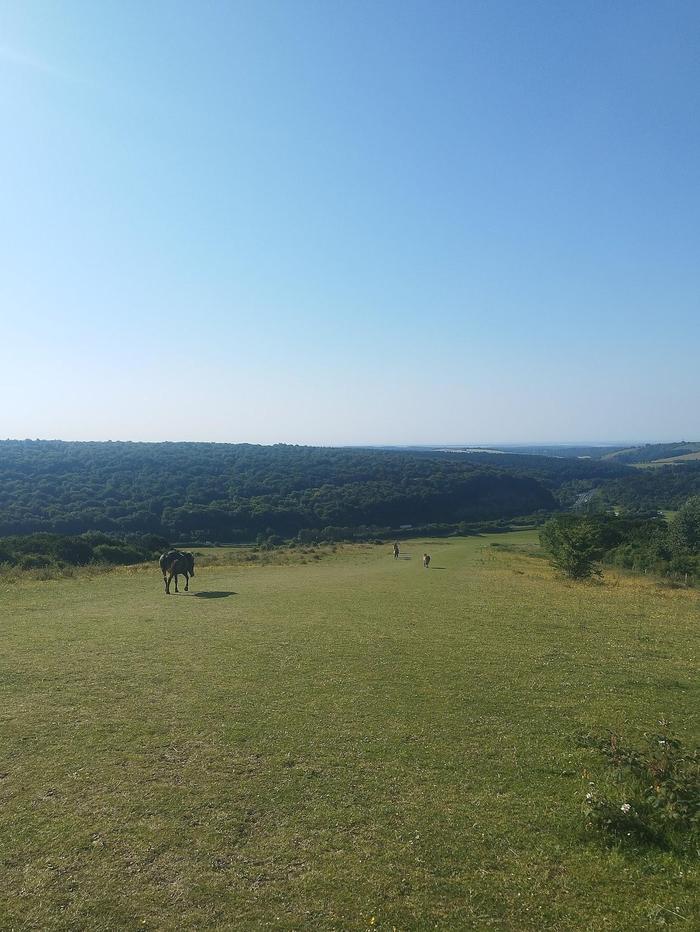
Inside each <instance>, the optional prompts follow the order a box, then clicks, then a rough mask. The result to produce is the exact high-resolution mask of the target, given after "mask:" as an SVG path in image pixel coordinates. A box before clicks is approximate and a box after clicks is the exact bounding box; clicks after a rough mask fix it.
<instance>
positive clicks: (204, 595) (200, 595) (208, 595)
mask: <svg viewBox="0 0 700 932" xmlns="http://www.w3.org/2000/svg"><path fill="white" fill-rule="evenodd" d="M189 594H190V595H192V596H194V597H195V599H225V598H227V596H229V595H237V593H236V592H229V591H220V592H219V591H216V590H213V591H210V592H191V593H189Z"/></svg>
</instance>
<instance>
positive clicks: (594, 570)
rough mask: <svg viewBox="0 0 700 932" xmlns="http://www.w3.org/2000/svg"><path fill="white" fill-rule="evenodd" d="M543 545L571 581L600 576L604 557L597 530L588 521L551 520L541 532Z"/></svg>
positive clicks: (555, 564) (575, 519)
mask: <svg viewBox="0 0 700 932" xmlns="http://www.w3.org/2000/svg"><path fill="white" fill-rule="evenodd" d="M540 543H541V544H542V546H543V547H544V549H545V550H547V552H548V553H549V554H550V559H551V562H552V564H553V565H554V566H555V567H556V568H557V569H559V570H561V571H562V572H563V573H565V574H566V575H567V576H568V577H569V578H570V579H588V578H589V577H591V576H593V575H598V576H599V575H600V572H601V571H600V567H599V566H598V563H599V561H600V560H601V558H602V556H603V552H604V551H603V547H602V545H601V541H600V533H599V530H598V528H597V527H596V526H595V525H594V524H593V523H592V522H591V521H589V520H588V519H586V518H584V519H581V518H577V517H575V516H573V515H558V516H557V517H556V518H551V519H550V520H549V521H547V522H546V524H545V525H544V526H543V527H542V529H541V530H540Z"/></svg>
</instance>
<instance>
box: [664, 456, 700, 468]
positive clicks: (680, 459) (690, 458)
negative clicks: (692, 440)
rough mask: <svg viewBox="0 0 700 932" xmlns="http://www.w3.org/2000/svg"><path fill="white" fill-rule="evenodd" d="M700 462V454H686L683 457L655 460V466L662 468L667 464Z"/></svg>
mask: <svg viewBox="0 0 700 932" xmlns="http://www.w3.org/2000/svg"><path fill="white" fill-rule="evenodd" d="M693 460H700V453H684V454H683V455H682V456H670V457H668V458H667V459H664V460H654V464H655V465H657V466H661V465H663V464H666V463H689V462H693Z"/></svg>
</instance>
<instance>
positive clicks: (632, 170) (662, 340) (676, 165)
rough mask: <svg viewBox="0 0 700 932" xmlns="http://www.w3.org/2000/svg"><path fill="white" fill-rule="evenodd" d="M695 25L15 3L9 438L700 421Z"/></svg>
mask: <svg viewBox="0 0 700 932" xmlns="http://www.w3.org/2000/svg"><path fill="white" fill-rule="evenodd" d="M699 47H700V5H698V4H697V3H696V2H687V3H686V2H668V3H663V4H660V3H657V2H643V0H642V2H639V0H634V2H631V0H630V2H612V3H611V2H609V0H608V2H598V3H597V2H587V3H581V2H573V0H572V2H560V0H559V2H535V0H533V2H528V3H523V2H520V0H517V2H498V0H494V2H488V3H487V2H476V0H474V2H459V3H451V2H426V3H412V2H405V0H401V2H364V0H353V2H350V0H348V2H345V3H339V2H328V0H326V2H291V0H287V2H258V0H256V2H248V3H236V2H196V3H195V2H190V3H184V2H174V0H171V2H149V3H142V2H129V0H127V2H124V0H120V2H108V0H105V2H100V3H90V2H88V0H81V2H75V0H73V2H71V0H66V2H62V3H58V2H45V3H39V2H32V0H23V2H22V3H17V2H12V3H7V2H4V0H0V120H1V123H0V125H1V126H2V137H3V145H2V146H0V263H1V264H0V268H2V270H3V271H2V275H0V315H1V317H2V336H3V341H2V366H1V367H0V388H1V389H2V391H3V397H4V398H5V402H6V403H5V404H4V406H3V411H2V417H1V418H0V436H8V437H60V438H64V439H110V438H111V439H134V440H164V439H172V440H175V439H178V440H179V439H183V440H188V439H190V440H228V441H250V442H262V443H272V442H277V441H281V442H290V443H320V444H341V443H416V442H424V443H433V442H436V443H448V442H451V443H461V442H486V441H489V442H497V441H512V442H518V441H523V442H524V441H574V440H588V441H596V440H598V441H605V440H643V439H660V440H663V439H677V438H685V439H697V438H698V437H700V424H699V423H698V421H699V417H698V411H700V376H699V375H698V368H699V367H698V357H699V355H700V354H699V350H700V306H699V305H700V297H699V296H700V261H699V259H700V256H699V252H700V250H699V248H698V247H699V246H700V233H699V228H698V217H700V107H699V104H700V56H698V48H699ZM8 399H10V402H9V403H8Z"/></svg>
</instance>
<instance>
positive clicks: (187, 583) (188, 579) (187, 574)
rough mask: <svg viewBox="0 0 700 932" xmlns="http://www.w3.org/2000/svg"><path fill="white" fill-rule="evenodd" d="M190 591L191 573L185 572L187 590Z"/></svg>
mask: <svg viewBox="0 0 700 932" xmlns="http://www.w3.org/2000/svg"><path fill="white" fill-rule="evenodd" d="M189 591H190V574H189V573H185V592H189Z"/></svg>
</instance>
